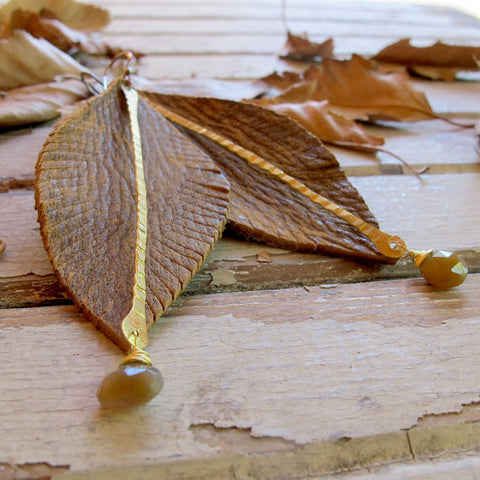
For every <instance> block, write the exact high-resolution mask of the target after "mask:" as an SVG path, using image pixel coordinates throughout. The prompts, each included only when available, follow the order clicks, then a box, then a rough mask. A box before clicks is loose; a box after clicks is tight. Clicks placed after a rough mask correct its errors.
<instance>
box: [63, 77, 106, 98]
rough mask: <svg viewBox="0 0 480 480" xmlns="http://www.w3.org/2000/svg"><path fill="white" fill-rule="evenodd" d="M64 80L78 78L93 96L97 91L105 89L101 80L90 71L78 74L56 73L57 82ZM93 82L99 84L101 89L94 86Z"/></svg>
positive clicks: (100, 91)
mask: <svg viewBox="0 0 480 480" xmlns="http://www.w3.org/2000/svg"><path fill="white" fill-rule="evenodd" d="M88 79H91V80H93V82H94V83H92V82H89V81H88ZM65 80H78V81H79V82H82V83H83V85H84V86H85V88H86V89H87V91H88V93H90V95H94V96H95V95H98V94H99V93H102V91H103V90H105V89H104V88H103V84H102V81H101V80H100V79H99V78H98V77H97V76H95V75H94V74H93V73H90V72H81V73H80V76H77V75H69V74H65V75H58V76H57V77H55V81H57V82H63V81H65ZM95 84H97V85H100V86H101V87H102V88H101V89H98V88H95Z"/></svg>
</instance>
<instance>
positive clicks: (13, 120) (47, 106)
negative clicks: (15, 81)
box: [0, 80, 88, 127]
mask: <svg viewBox="0 0 480 480" xmlns="http://www.w3.org/2000/svg"><path fill="white" fill-rule="evenodd" d="M87 96H88V92H87V90H86V88H85V86H84V85H83V84H82V83H80V82H79V81H77V80H66V81H63V82H50V83H40V84H38V85H30V86H28V87H21V88H14V89H13V90H9V91H8V92H5V93H4V94H3V96H1V97H0V127H12V126H17V125H25V124H27V123H35V122H43V121H46V120H50V119H52V118H55V117H58V116H59V115H60V111H61V108H62V107H64V106H65V105H71V104H73V103H75V102H77V101H79V100H81V99H83V98H86V97H87Z"/></svg>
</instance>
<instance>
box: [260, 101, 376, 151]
mask: <svg viewBox="0 0 480 480" xmlns="http://www.w3.org/2000/svg"><path fill="white" fill-rule="evenodd" d="M254 103H255V104H258V105H261V106H263V107H265V108H268V109H269V110H273V111H274V112H277V113H281V114H285V115H288V116H289V117H291V118H293V119H294V120H296V121H297V122H298V123H299V124H300V125H303V126H304V127H305V128H306V129H307V130H308V131H309V132H311V133H313V134H314V135H316V136H317V137H318V138H320V140H322V142H324V143H329V144H333V145H339V146H344V147H348V146H349V147H351V148H355V147H357V148H358V146H364V147H378V146H380V145H383V144H384V143H385V141H384V139H383V138H382V137H377V136H375V135H371V134H370V133H368V132H367V130H365V128H363V127H362V126H361V125H359V124H358V123H356V122H354V121H353V120H348V119H346V118H345V117H342V116H341V115H338V114H336V113H334V112H331V111H330V106H329V103H328V100H323V101H321V102H317V101H306V102H302V103H278V100H277V99H260V100H257V101H255V102H254Z"/></svg>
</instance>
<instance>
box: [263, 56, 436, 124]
mask: <svg viewBox="0 0 480 480" xmlns="http://www.w3.org/2000/svg"><path fill="white" fill-rule="evenodd" d="M289 79H291V80H292V81H293V82H294V83H293V84H292V83H291V84H290V85H291V87H290V89H287V90H286V91H284V92H283V93H282V94H281V95H279V96H278V97H277V100H278V101H279V102H280V101H281V102H305V101H307V100H314V101H322V100H328V101H329V103H330V106H331V109H332V111H334V112H336V113H339V114H341V115H343V116H344V117H346V118H349V119H351V120H354V119H370V120H377V119H383V120H396V121H419V120H430V119H432V118H437V117H438V116H437V115H436V114H435V113H434V112H433V110H432V108H431V106H430V104H429V103H428V100H427V97H426V96H425V94H424V93H423V92H420V91H418V90H416V89H415V88H413V86H412V85H411V84H410V80H409V77H408V75H407V73H406V72H393V73H388V74H385V73H381V72H379V71H376V70H375V66H374V62H372V61H369V60H366V59H364V58H363V57H360V56H358V55H354V56H353V57H352V59H351V60H334V59H331V58H326V59H324V61H323V63H322V65H321V67H316V66H311V67H310V68H309V69H308V70H306V71H305V73H304V74H303V76H302V77H301V79H300V81H298V76H297V75H291V74H290V75H289V76H288V77H286V80H285V81H281V79H279V78H278V75H277V76H274V77H272V76H269V77H265V78H264V79H262V81H263V82H265V83H267V84H269V82H270V81H271V82H273V86H274V87H275V88H278V85H282V86H285V85H286V84H287V83H288V80H289Z"/></svg>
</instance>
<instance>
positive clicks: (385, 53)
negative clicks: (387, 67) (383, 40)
mask: <svg viewBox="0 0 480 480" xmlns="http://www.w3.org/2000/svg"><path fill="white" fill-rule="evenodd" d="M478 57H480V47H472V46H465V45H448V44H445V43H442V42H436V43H435V44H433V45H430V46H427V47H415V46H413V45H411V43H410V39H408V38H407V39H402V40H399V41H398V42H395V43H393V44H391V45H388V46H387V47H385V48H384V49H383V50H381V51H380V52H379V53H377V54H376V55H375V56H374V57H373V59H374V60H377V61H379V62H384V63H387V64H395V65H403V66H405V67H406V68H407V69H408V70H409V71H410V72H413V73H416V74H418V75H421V76H424V77H427V78H431V79H434V80H446V81H454V80H455V76H456V74H457V73H459V72H462V71H472V70H479V67H478V64H477V62H476V61H475V59H476V58H478Z"/></svg>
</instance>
